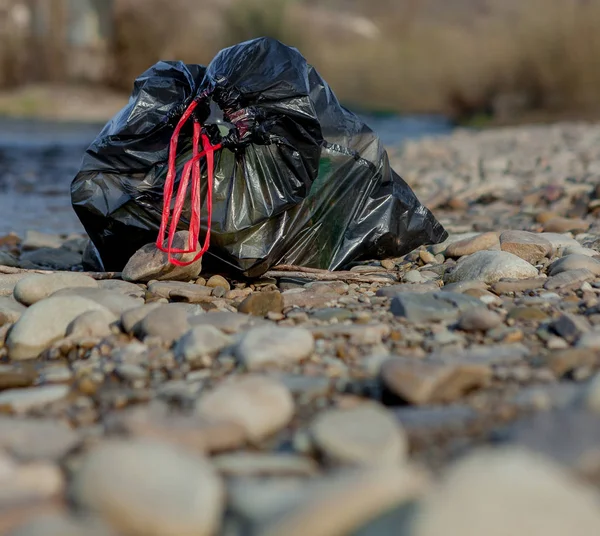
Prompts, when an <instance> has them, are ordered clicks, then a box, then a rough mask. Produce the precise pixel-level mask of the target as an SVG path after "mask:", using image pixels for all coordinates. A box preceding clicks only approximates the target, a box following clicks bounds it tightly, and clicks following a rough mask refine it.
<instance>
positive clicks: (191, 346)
mask: <svg viewBox="0 0 600 536" xmlns="http://www.w3.org/2000/svg"><path fill="white" fill-rule="evenodd" d="M231 342H232V339H231V337H229V336H227V335H225V334H224V333H223V332H222V331H220V330H219V329H217V328H216V327H214V326H210V325H205V326H202V325H200V326H194V327H193V328H192V329H190V330H189V331H188V332H186V333H185V334H184V335H183V336H181V338H180V339H179V340H178V341H177V344H176V345H175V348H174V352H175V355H176V356H178V357H180V358H181V359H183V360H185V361H188V362H200V361H202V360H204V359H206V358H210V357H214V356H215V355H216V354H217V353H218V352H220V351H221V350H222V349H223V348H225V347H227V346H229V345H230V344H231Z"/></svg>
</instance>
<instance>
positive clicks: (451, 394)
mask: <svg viewBox="0 0 600 536" xmlns="http://www.w3.org/2000/svg"><path fill="white" fill-rule="evenodd" d="M381 377H382V380H383V383H384V384H385V386H386V387H387V388H388V389H389V390H390V391H391V392H392V393H394V394H395V395H396V396H398V397H399V398H401V399H402V400H404V401H406V402H408V403H410V404H415V405H423V404H432V403H437V402H453V401H455V400H457V399H458V398H460V397H461V396H462V395H463V394H464V393H466V392H469V391H472V390H474V389H478V388H480V387H484V386H486V385H487V384H488V383H489V381H490V379H491V377H492V372H491V370H490V368H489V366H487V365H485V364H481V365H479V364H476V363H461V362H456V363H450V362H447V363H443V362H436V361H434V360H431V361H424V360H416V359H410V358H399V357H393V358H391V359H389V360H388V361H387V362H386V363H384V364H383V366H382V368H381Z"/></svg>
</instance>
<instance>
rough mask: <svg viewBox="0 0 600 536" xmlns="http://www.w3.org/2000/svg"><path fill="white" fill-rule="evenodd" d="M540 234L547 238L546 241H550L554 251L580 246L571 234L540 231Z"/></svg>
mask: <svg viewBox="0 0 600 536" xmlns="http://www.w3.org/2000/svg"><path fill="white" fill-rule="evenodd" d="M540 236H541V237H543V238H545V239H546V240H548V242H550V244H551V245H552V249H553V250H554V251H556V250H558V249H564V248H568V247H580V246H581V244H580V243H579V242H577V240H575V239H574V238H573V237H572V236H568V235H565V234H561V233H540Z"/></svg>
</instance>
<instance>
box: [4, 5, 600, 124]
mask: <svg viewBox="0 0 600 536" xmlns="http://www.w3.org/2000/svg"><path fill="white" fill-rule="evenodd" d="M66 2H67V0H48V1H45V0H0V88H2V87H4V88H5V89H3V90H1V91H0V115H12V116H14V115H19V116H27V117H36V118H46V117H50V118H53V119H56V118H67V119H69V120H79V119H81V120H84V121H87V120H89V119H90V118H93V119H95V120H106V119H107V118H108V117H110V116H112V115H113V113H114V111H116V110H117V109H119V108H120V107H121V106H122V105H123V103H124V102H126V99H127V95H128V94H129V92H130V90H131V87H132V84H133V81H134V79H135V78H136V77H137V76H139V75H140V74H141V73H142V72H143V71H144V70H145V69H147V68H148V67H150V66H151V65H152V64H154V63H156V62H157V61H159V60H161V59H179V60H181V61H185V62H187V63H202V64H206V63H208V62H209V61H210V60H211V59H212V58H213V57H214V55H215V54H216V53H218V51H219V50H221V49H222V48H224V47H227V46H229V45H232V44H235V43H239V42H241V41H245V40H247V39H251V38H253V37H258V36H270V37H273V38H276V39H279V40H280V41H282V42H284V43H286V44H288V45H290V46H294V47H297V48H298V49H299V50H300V52H301V53H302V54H303V55H304V56H305V57H306V58H307V60H308V61H309V62H310V63H311V64H312V65H314V66H315V67H316V68H317V69H318V70H319V72H320V73H321V75H322V76H323V77H324V78H325V79H326V80H327V81H328V83H329V84H330V85H331V87H332V88H333V90H334V92H335V93H336V95H337V96H338V98H340V100H341V101H342V102H344V103H352V105H350V106H349V107H351V108H353V109H354V106H353V105H354V104H355V105H356V107H359V108H360V109H363V110H369V111H373V112H376V111H382V112H391V113H395V114H400V115H415V114H441V115H444V116H446V117H448V118H450V119H452V120H453V121H456V122H457V123H460V124H463V125H464V124H467V125H469V126H490V125H512V124H523V123H539V122H553V121H559V120H560V121H562V120H597V119H599V118H600V105H599V104H598V99H597V95H598V94H600V71H598V69H597V58H598V57H599V56H600V36H599V34H598V32H597V28H598V27H599V26H600V0H528V2H521V1H520V0H453V1H452V2H448V1H447V0H394V1H392V0H380V1H378V2H377V3H373V2H367V1H366V0H326V1H321V2H317V1H316V0H219V1H217V0H171V1H170V2H168V3H167V2H164V1H163V0H105V1H104V2H100V3H99V2H95V1H93V0H80V1H79V2H69V3H66ZM2 5H8V6H11V5H12V6H15V7H13V9H12V11H11V10H10V9H9V10H8V11H7V12H6V13H8V15H6V14H5V16H4V24H3V18H2V17H3V12H2ZM18 6H21V7H22V8H23V9H25V10H26V9H29V12H27V11H23V9H21V10H17V9H16V8H17V7H18ZM26 6H30V7H29V8H27V7H26ZM49 6H50V7H49ZM52 6H58V7H56V8H53V7H52ZM60 6H62V8H61V7H60ZM65 6H71V7H68V8H67V7H65ZM73 6H77V9H75V7H73ZM84 6H88V7H87V8H86V7H84ZM94 6H95V7H94ZM59 8H60V9H59ZM53 9H54V10H55V11H56V13H54V11H53ZM61 10H62V11H61ZM69 10H72V11H69ZM40 12H43V13H42V15H44V16H40ZM11 13H12V15H11ZM26 13H29V15H27V16H26ZM53 13H54V15H56V16H54V18H53V17H52V16H50V15H52V14H53ZM157 13H160V17H157V16H156V14H157ZM61 14H62V15H61ZM59 15H61V16H62V18H61V16H59ZM11 16H12V17H13V18H12V19H10V17H11ZM39 21H42V23H43V21H46V22H47V21H54V22H50V23H48V27H47V28H46V30H45V33H44V32H42V33H39V30H38V29H37V28H38V26H39V25H40V24H41V23H40V22H39ZM42 26H43V24H42ZM36 32H38V33H36ZM82 84H83V85H82ZM78 91H80V92H81V95H79V94H78ZM346 105H348V104H346Z"/></svg>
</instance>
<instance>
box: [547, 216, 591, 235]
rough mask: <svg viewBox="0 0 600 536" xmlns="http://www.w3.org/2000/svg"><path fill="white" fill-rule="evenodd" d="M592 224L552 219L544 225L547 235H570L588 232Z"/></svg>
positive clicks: (565, 219)
mask: <svg viewBox="0 0 600 536" xmlns="http://www.w3.org/2000/svg"><path fill="white" fill-rule="evenodd" d="M589 227H590V224H589V223H587V222H585V221H583V220H579V219H571V218H560V217H558V218H552V219H550V220H548V221H547V222H546V223H544V231H545V232H547V233H568V232H576V231H587V230H588V229H589Z"/></svg>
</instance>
